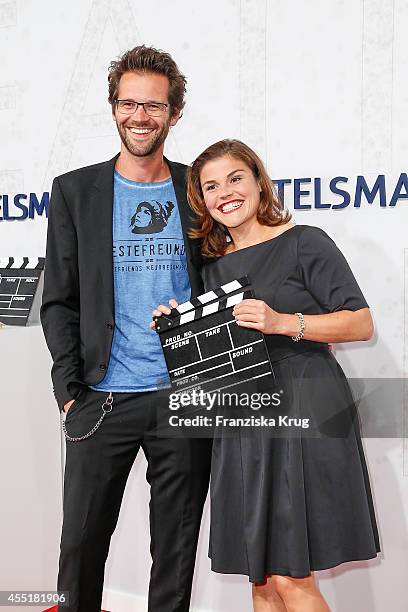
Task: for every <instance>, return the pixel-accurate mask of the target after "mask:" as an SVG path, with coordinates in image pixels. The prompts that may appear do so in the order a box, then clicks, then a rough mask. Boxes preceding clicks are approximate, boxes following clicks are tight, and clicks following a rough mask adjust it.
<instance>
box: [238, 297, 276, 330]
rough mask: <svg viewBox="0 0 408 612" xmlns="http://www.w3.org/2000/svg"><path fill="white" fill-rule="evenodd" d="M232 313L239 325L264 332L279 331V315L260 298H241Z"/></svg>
mask: <svg viewBox="0 0 408 612" xmlns="http://www.w3.org/2000/svg"><path fill="white" fill-rule="evenodd" d="M232 314H233V315H234V317H235V320H236V322H237V324H238V325H239V326H240V327H249V328H251V329H257V330H258V331H261V332H263V333H264V334H279V333H281V315H280V313H279V312H276V310H273V309H272V308H271V307H270V306H268V304H266V303H265V302H263V301H262V300H253V299H252V300H251V299H250V300H242V302H239V303H238V304H237V305H236V306H234V310H233V311H232Z"/></svg>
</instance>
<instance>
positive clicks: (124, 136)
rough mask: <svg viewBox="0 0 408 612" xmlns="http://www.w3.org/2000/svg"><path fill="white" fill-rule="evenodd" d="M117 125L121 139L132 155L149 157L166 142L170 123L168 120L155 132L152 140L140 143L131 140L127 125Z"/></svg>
mask: <svg viewBox="0 0 408 612" xmlns="http://www.w3.org/2000/svg"><path fill="white" fill-rule="evenodd" d="M116 127H117V128H118V132H119V136H120V139H121V141H122V142H123V144H124V146H125V147H126V149H127V150H128V151H129V153H130V154H131V155H134V156H135V157H147V156H148V155H151V154H152V153H155V152H156V151H157V149H159V148H160V147H161V145H162V144H163V143H164V141H165V140H166V138H167V134H168V133H169V129H170V124H169V122H167V121H166V123H165V124H164V125H163V126H162V127H161V128H160V129H159V130H158V131H157V132H156V133H155V136H154V138H153V139H152V140H149V141H148V142H144V143H140V144H137V143H135V142H133V141H131V140H130V138H129V137H128V133H127V128H126V127H124V126H119V125H118V124H116ZM138 127H142V126H138Z"/></svg>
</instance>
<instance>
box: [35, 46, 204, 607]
mask: <svg viewBox="0 0 408 612" xmlns="http://www.w3.org/2000/svg"><path fill="white" fill-rule="evenodd" d="M108 80H109V102H110V104H111V107H112V115H113V119H114V121H115V122H116V126H117V129H118V133H119V136H120V139H121V150H120V154H119V155H117V156H116V157H115V158H113V159H111V160H110V161H107V162H104V163H101V164H96V165H94V166H89V167H87V168H81V169H79V170H75V171H73V172H69V173H67V174H65V175H63V176H60V177H57V178H56V179H55V180H54V184H53V188H52V195H51V207H50V215H49V225H48V237H47V258H46V272H45V285H44V294H43V303H42V308H41V320H42V324H43V328H44V333H45V337H46V340H47V344H48V347H49V349H50V351H51V354H52V357H53V362H54V364H53V368H52V379H53V384H54V393H55V397H56V400H57V402H58V405H59V407H60V409H61V410H64V412H65V413H66V419H65V423H64V424H63V428H64V431H65V433H66V437H67V451H66V467H65V478H64V520H63V528H62V537H61V555H60V565H59V575H58V589H59V590H66V591H69V593H70V605H69V607H68V608H64V610H65V609H66V610H69V611H71V612H99V611H100V609H101V599H102V589H103V578H104V567H105V561H106V558H107V555H108V550H109V543H110V537H111V534H112V532H113V531H114V529H115V526H116V522H117V519H118V514H119V509H120V505H121V500H122V496H123V492H124V488H125V484H126V480H127V477H128V474H129V471H130V469H131V467H132V464H133V462H134V459H135V457H136V455H137V452H138V450H139V448H140V447H142V449H143V451H144V453H145V455H146V458H147V462H148V469H147V474H146V477H147V480H148V482H149V484H150V487H151V503H150V531H151V554H152V560H153V563H152V570H151V579H150V589H149V608H148V609H149V611H151V612H184V611H187V610H189V601H190V594H191V583H192V576H193V569H194V561H195V553H196V545H197V538H198V533H199V526H200V521H201V514H202V508H203V504H204V501H205V497H206V494H207V488H208V479H209V462H210V443H209V441H208V440H187V439H183V438H181V437H180V438H177V437H174V438H166V437H161V436H160V435H159V434H157V426H158V425H159V422H158V421H159V420H160V418H159V416H158V415H159V414H160V406H159V404H160V402H159V400H160V398H162V396H163V393H162V392H160V391H159V389H160V388H161V387H163V386H166V384H167V385H168V374H167V370H166V366H165V362H164V358H163V354H162V350H161V347H160V342H159V339H158V337H157V335H156V334H155V332H153V331H152V330H151V329H149V321H150V320H151V312H152V310H153V308H154V307H155V306H156V305H157V304H159V303H162V302H163V300H166V299H168V297H169V296H176V297H178V301H179V302H182V301H184V300H185V299H189V297H190V288H191V292H192V293H194V294H199V293H200V292H201V291H202V285H201V281H200V278H199V275H198V272H197V267H196V264H197V262H198V258H199V245H198V244H197V243H196V242H195V241H192V240H190V239H189V238H188V231H189V229H190V227H191V224H192V217H191V216H190V212H189V208H188V204H187V201H186V193H185V183H184V175H185V166H183V165H181V164H177V163H174V162H170V161H169V160H167V159H166V158H164V157H163V147H164V142H165V140H166V137H167V135H168V132H169V129H170V127H173V126H175V125H176V123H177V121H178V120H179V118H180V114H181V111H182V109H183V106H184V94H185V83H186V81H185V78H184V76H183V75H182V74H181V73H180V71H179V70H178V68H177V66H176V64H175V63H174V61H173V60H172V58H171V57H170V56H169V55H168V54H166V53H162V52H160V51H157V50H156V49H153V48H148V47H145V46H139V47H135V48H134V49H132V50H130V51H127V52H126V53H125V54H124V55H123V56H122V57H121V58H120V59H119V60H118V61H116V62H112V63H111V66H110V69H109V79H108ZM161 409H162V410H163V408H161Z"/></svg>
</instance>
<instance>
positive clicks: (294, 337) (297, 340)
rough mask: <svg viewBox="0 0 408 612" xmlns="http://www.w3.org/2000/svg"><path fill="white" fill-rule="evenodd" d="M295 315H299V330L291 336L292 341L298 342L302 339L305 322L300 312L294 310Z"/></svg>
mask: <svg viewBox="0 0 408 612" xmlns="http://www.w3.org/2000/svg"><path fill="white" fill-rule="evenodd" d="M295 315H297V316H298V317H299V323H300V331H299V332H298V334H296V336H292V340H293V342H299V340H302V338H303V336H304V335H305V329H306V323H305V317H304V316H303V315H302V313H301V312H295Z"/></svg>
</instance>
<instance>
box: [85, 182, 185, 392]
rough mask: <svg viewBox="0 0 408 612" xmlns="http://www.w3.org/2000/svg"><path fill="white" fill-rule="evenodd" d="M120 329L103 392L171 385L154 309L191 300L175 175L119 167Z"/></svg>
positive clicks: (116, 278)
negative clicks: (153, 324)
mask: <svg viewBox="0 0 408 612" xmlns="http://www.w3.org/2000/svg"><path fill="white" fill-rule="evenodd" d="M112 222H113V224H112V229H113V232H112V249H113V250H112V256H113V286H114V298H115V304H114V307H115V310H114V312H115V329H114V336H113V340H112V349H111V354H110V359H109V364H108V368H107V372H106V375H105V377H104V379H103V380H102V381H101V382H100V383H99V384H98V385H96V386H95V387H93V388H94V389H97V390H99V391H107V390H108V391H116V392H144V391H152V390H154V389H157V388H159V387H161V386H168V385H169V378H168V372H167V368H166V364H165V361H164V357H163V351H162V349H161V345H160V340H159V338H158V336H157V334H156V332H154V331H153V330H151V329H149V323H150V321H151V317H152V310H153V309H154V308H155V307H156V306H157V305H158V304H165V303H167V302H168V300H169V299H170V298H172V297H174V298H176V299H177V301H178V302H179V303H182V302H185V301H186V300H188V299H190V284H189V277H188V271H187V258H186V252H185V245H184V239H183V230H182V226H181V221H180V215H179V210H178V205H177V199H176V194H175V191H174V186H173V182H172V180H171V178H169V179H167V180H164V181H160V182H157V183H136V182H134V181H130V180H128V179H125V178H124V177H122V176H121V175H120V174H118V173H117V172H115V175H114V190H113V218H112Z"/></svg>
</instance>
